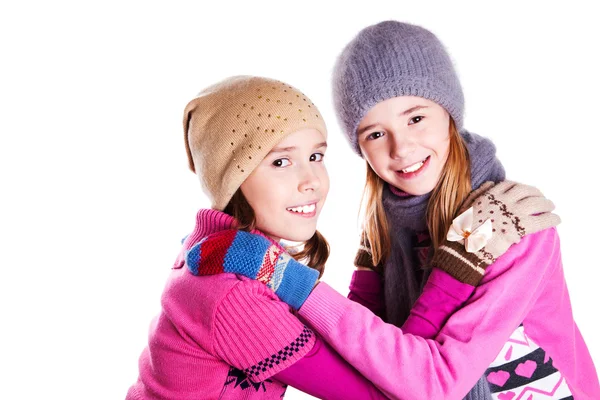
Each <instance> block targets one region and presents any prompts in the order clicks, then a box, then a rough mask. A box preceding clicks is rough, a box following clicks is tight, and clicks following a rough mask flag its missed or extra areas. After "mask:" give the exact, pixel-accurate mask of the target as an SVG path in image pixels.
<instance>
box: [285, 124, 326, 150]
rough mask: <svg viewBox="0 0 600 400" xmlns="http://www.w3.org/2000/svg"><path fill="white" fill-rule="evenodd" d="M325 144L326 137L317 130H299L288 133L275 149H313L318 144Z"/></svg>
mask: <svg viewBox="0 0 600 400" xmlns="http://www.w3.org/2000/svg"><path fill="white" fill-rule="evenodd" d="M323 142H326V137H325V135H323V134H322V133H321V132H320V131H318V130H317V129H312V128H310V129H301V130H298V131H295V132H292V133H290V134H289V135H287V136H286V137H284V138H283V139H281V141H280V142H279V143H278V144H277V146H275V147H277V148H282V147H297V148H301V147H314V146H316V145H318V144H320V143H323Z"/></svg>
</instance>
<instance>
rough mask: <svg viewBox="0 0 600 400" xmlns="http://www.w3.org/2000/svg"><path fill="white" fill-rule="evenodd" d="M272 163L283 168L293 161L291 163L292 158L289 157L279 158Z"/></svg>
mask: <svg viewBox="0 0 600 400" xmlns="http://www.w3.org/2000/svg"><path fill="white" fill-rule="evenodd" d="M272 164H273V166H274V167H277V168H283V167H287V166H288V165H290V164H291V163H290V160H288V159H287V158H278V159H277V160H275V161H273V163H272Z"/></svg>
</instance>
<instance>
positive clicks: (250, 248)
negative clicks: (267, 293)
mask: <svg viewBox="0 0 600 400" xmlns="http://www.w3.org/2000/svg"><path fill="white" fill-rule="evenodd" d="M186 264H187V266H188V269H189V270H190V272H191V273H192V274H194V275H215V274H220V273H233V274H240V275H243V276H246V277H248V278H251V279H256V280H258V281H260V282H262V283H264V284H266V285H267V286H268V287H269V288H270V289H271V290H273V291H274V292H275V294H276V295H277V296H278V297H279V298H280V299H281V300H282V301H284V302H285V303H287V304H289V305H290V306H291V307H292V308H294V309H296V310H297V309H299V308H300V307H301V306H302V304H303V303H304V301H305V300H306V298H307V297H308V295H309V294H310V292H311V291H312V289H313V287H314V285H315V283H316V281H317V279H318V278H319V272H318V271H317V270H315V269H312V268H309V267H307V266H306V265H303V264H301V263H299V262H298V261H296V260H294V259H293V258H292V257H291V256H290V255H289V254H288V253H286V252H285V249H283V247H281V246H280V245H279V244H278V243H275V242H273V241H270V240H269V239H267V238H266V237H264V236H262V235H259V234H255V233H250V232H245V231H239V230H234V229H229V230H225V231H222V232H218V233H215V234H213V235H209V236H207V237H205V238H203V239H202V240H201V241H200V242H198V243H197V244H195V245H194V246H192V248H191V249H190V250H189V251H188V252H187V256H186Z"/></svg>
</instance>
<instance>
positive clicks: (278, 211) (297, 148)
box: [241, 129, 329, 242]
mask: <svg viewBox="0 0 600 400" xmlns="http://www.w3.org/2000/svg"><path fill="white" fill-rule="evenodd" d="M326 148H327V143H326V140H325V138H324V136H323V135H322V134H321V133H320V132H319V131H318V130H316V129H303V130H300V131H297V132H294V133H291V134H289V135H288V136H286V137H285V138H284V139H283V140H282V141H281V142H279V144H278V145H277V146H276V147H275V148H273V149H272V150H271V152H270V153H269V154H267V156H266V157H265V159H264V160H263V161H262V162H261V163H260V165H259V166H258V167H257V168H256V169H255V170H254V171H253V172H252V174H250V176H249V177H248V178H247V179H246V180H245V181H244V183H242V186H241V190H242V193H243V194H244V196H245V197H246V199H247V200H248V203H249V204H250V206H251V207H252V209H253V210H254V214H255V215H256V227H257V228H258V229H259V230H261V231H262V232H264V233H265V234H267V235H269V236H270V237H271V238H272V239H274V240H276V241H279V240H280V239H286V240H291V241H295V242H302V241H305V240H308V239H310V238H311V237H312V236H313V234H314V233H315V231H316V229H317V219H318V218H319V214H320V213H321V209H322V208H323V204H324V203H325V199H326V198H327V193H328V192H329V176H328V175H327V170H326V168H325V164H324V163H323V157H324V155H325V149H326Z"/></svg>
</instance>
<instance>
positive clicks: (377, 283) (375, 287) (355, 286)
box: [350, 270, 382, 293]
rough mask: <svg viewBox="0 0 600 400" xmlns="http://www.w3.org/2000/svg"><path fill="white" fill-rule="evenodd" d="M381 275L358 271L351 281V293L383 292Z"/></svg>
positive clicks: (373, 272)
mask: <svg viewBox="0 0 600 400" xmlns="http://www.w3.org/2000/svg"><path fill="white" fill-rule="evenodd" d="M381 283H382V282H381V275H379V274H378V273H377V272H375V271H372V270H371V271H365V270H356V271H354V273H353V274H352V280H351V281H350V291H351V292H362V293H379V292H381Z"/></svg>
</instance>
